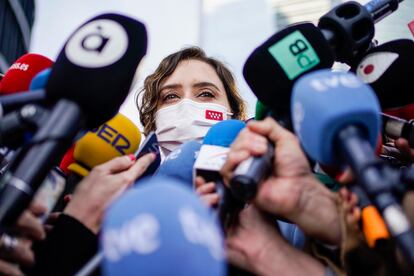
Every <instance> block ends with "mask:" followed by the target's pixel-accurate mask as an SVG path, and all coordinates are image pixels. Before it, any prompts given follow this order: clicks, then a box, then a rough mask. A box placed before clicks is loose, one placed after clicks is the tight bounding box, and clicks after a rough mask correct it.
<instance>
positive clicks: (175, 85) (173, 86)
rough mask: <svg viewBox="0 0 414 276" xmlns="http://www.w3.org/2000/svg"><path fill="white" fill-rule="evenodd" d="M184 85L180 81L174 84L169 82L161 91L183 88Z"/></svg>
mask: <svg viewBox="0 0 414 276" xmlns="http://www.w3.org/2000/svg"><path fill="white" fill-rule="evenodd" d="M181 87H182V85H181V84H178V83H172V84H167V85H164V86H162V87H161V89H160V91H162V90H165V89H178V88H181Z"/></svg>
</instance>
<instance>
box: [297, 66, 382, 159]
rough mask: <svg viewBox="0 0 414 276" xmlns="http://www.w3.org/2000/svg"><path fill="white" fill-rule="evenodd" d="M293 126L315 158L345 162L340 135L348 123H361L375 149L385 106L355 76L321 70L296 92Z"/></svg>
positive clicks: (306, 80)
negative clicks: (382, 108) (338, 138)
mask: <svg viewBox="0 0 414 276" xmlns="http://www.w3.org/2000/svg"><path fill="white" fill-rule="evenodd" d="M292 93H293V94H292V102H291V105H292V106H291V108H292V119H294V121H293V127H294V130H295V132H296V134H297V135H298V136H299V138H300V140H301V142H302V145H303V147H304V149H305V151H306V152H307V153H308V154H309V156H310V157H311V158H313V159H314V160H317V161H318V162H320V163H322V164H324V165H329V164H334V165H341V164H344V160H342V158H341V157H340V152H339V151H338V150H337V149H336V142H335V139H336V135H337V133H338V132H339V131H340V130H341V129H343V128H344V127H345V126H347V125H355V126H358V128H359V129H360V131H361V132H362V133H363V134H364V136H365V138H366V141H367V142H368V144H369V145H368V146H370V147H371V148H375V146H376V144H377V141H378V138H379V135H380V129H381V117H380V113H381V108H380V105H379V102H378V100H377V97H376V96H375V93H374V91H373V90H372V88H371V87H370V86H368V85H365V84H363V83H362V81H360V80H359V79H358V78H357V77H356V76H355V75H353V74H351V73H343V72H331V71H330V70H320V71H316V72H314V73H310V74H307V75H306V76H304V77H302V78H301V79H300V82H298V83H296V84H295V85H294V87H293V92H292Z"/></svg>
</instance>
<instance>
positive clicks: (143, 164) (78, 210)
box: [64, 153, 155, 234]
mask: <svg viewBox="0 0 414 276" xmlns="http://www.w3.org/2000/svg"><path fill="white" fill-rule="evenodd" d="M154 159H155V155H154V154H152V153H150V154H147V155H144V156H143V157H141V158H140V159H138V160H136V161H135V157H134V156H133V155H128V156H122V157H117V158H114V159H112V160H110V161H108V162H106V163H104V164H102V165H99V166H96V167H95V168H94V169H93V170H92V171H91V172H90V174H89V175H88V176H87V177H85V178H84V179H83V180H82V181H81V182H80V183H79V184H78V187H77V189H76V190H75V193H74V194H73V196H72V199H71V201H70V202H69V204H68V206H67V207H66V208H65V210H64V213H65V214H67V215H70V216H72V217H74V218H76V219H77V220H79V221H80V222H82V223H83V224H84V225H85V226H86V227H88V228H89V229H90V230H91V231H92V232H94V233H95V234H96V233H98V231H99V228H100V225H101V220H102V216H103V213H104V211H105V209H106V208H107V207H108V205H109V204H110V203H111V202H112V201H113V200H114V199H115V198H117V197H118V196H119V195H121V194H122V192H123V191H125V190H126V189H127V188H128V187H130V186H131V185H132V184H133V183H134V182H135V180H136V179H137V178H138V177H139V176H141V175H142V174H143V173H144V172H145V170H146V169H147V168H148V166H149V165H150V164H151V163H152V161H154Z"/></svg>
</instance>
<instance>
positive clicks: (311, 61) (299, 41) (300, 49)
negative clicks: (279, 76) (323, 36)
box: [268, 31, 320, 80]
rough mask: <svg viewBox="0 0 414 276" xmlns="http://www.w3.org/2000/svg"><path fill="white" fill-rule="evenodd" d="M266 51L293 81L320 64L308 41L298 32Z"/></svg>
mask: <svg viewBox="0 0 414 276" xmlns="http://www.w3.org/2000/svg"><path fill="white" fill-rule="evenodd" d="M268 51H269V52H270V54H271V55H272V56H273V58H274V59H276V61H277V62H278V63H279V65H280V67H282V69H283V71H285V73H286V75H287V77H288V78H289V79H290V80H293V79H294V78H296V77H297V76H299V75H300V74H302V73H304V72H306V71H309V70H310V69H311V68H313V67H315V66H316V65H318V64H319V63H320V59H319V57H318V55H317V54H316V52H315V50H314V49H313V47H312V45H311V44H310V43H309V41H308V40H307V39H306V38H305V37H304V36H303V34H302V33H301V32H300V31H295V32H293V33H291V34H290V35H288V36H286V37H285V38H283V39H282V40H281V41H279V42H277V43H276V44H274V45H273V46H271V47H270V48H269V49H268Z"/></svg>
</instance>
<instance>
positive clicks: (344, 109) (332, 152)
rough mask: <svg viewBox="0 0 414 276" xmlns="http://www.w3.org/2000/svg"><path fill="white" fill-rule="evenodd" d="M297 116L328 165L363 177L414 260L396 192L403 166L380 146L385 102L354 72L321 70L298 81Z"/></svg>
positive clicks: (310, 148)
mask: <svg viewBox="0 0 414 276" xmlns="http://www.w3.org/2000/svg"><path fill="white" fill-rule="evenodd" d="M291 104H292V106H291V110H292V121H293V127H294V129H295V132H296V133H297V135H298V136H299V138H300V141H301V143H302V145H303V148H304V149H305V151H306V152H307V153H308V154H309V155H310V156H311V157H312V158H314V159H315V160H316V161H318V162H320V163H322V164H326V165H345V164H347V165H350V167H351V169H352V171H353V173H354V174H355V176H356V178H357V180H358V183H359V184H360V185H361V187H362V188H363V189H364V191H365V192H366V194H367V195H368V197H369V198H370V199H371V200H372V202H373V203H374V205H375V206H376V207H377V208H378V210H379V211H380V212H381V214H382V216H383V218H384V221H385V222H386V224H387V226H388V230H389V231H390V233H391V235H392V236H393V237H394V238H395V239H396V241H397V244H398V246H399V247H400V249H401V250H402V252H403V253H404V254H405V255H406V256H407V257H408V260H410V261H411V262H414V232H413V230H412V229H411V226H410V223H409V221H408V219H407V217H406V215H405V213H404V212H403V211H402V208H401V206H400V204H399V202H398V200H397V199H396V197H395V196H394V194H393V191H394V189H395V187H396V186H397V185H400V177H399V175H400V174H399V172H398V171H395V169H393V168H391V167H389V166H388V165H387V164H386V163H385V162H384V161H382V160H380V159H379V158H378V157H377V156H376V155H375V152H374V148H375V146H376V144H377V140H378V137H379V134H380V126H381V117H380V112H381V108H380V104H379V101H378V99H377V98H376V96H375V93H374V91H373V90H372V89H371V88H370V87H369V86H368V85H366V84H364V83H363V82H362V81H361V80H359V79H358V78H357V77H356V76H355V75H354V74H351V73H345V72H331V71H330V70H320V71H316V72H313V73H310V74H307V75H305V76H303V77H302V78H300V79H299V80H298V82H297V83H296V84H295V85H294V87H293V93H292V102H291Z"/></svg>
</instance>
